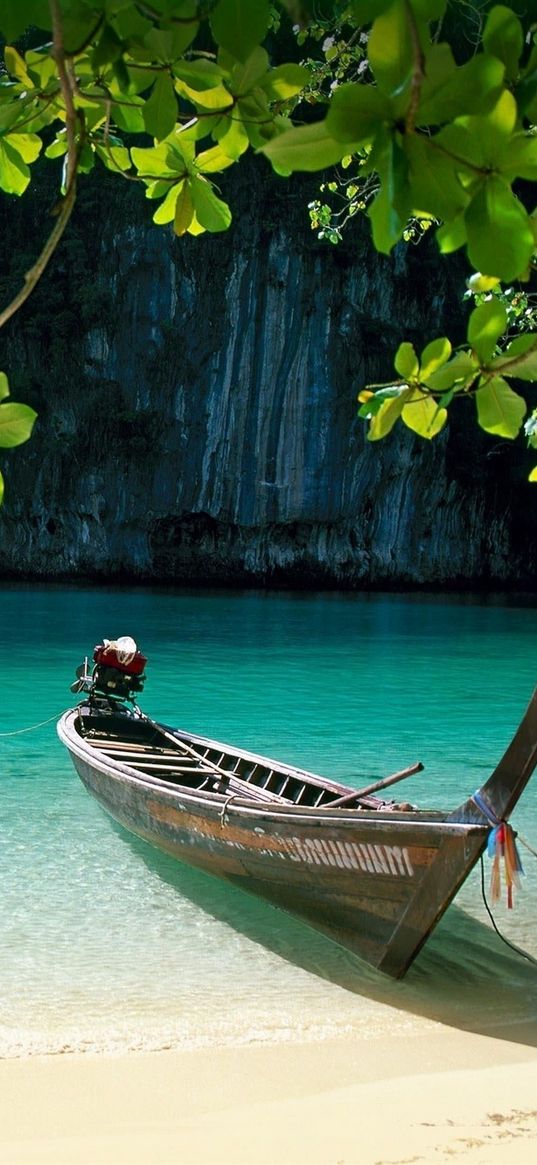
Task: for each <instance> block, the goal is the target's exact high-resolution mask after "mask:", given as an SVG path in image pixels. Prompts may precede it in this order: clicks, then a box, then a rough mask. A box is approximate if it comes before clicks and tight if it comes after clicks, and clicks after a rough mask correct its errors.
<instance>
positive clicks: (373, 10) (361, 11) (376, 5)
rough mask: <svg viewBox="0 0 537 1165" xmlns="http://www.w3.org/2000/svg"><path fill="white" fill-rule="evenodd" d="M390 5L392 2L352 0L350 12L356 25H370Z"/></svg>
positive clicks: (387, 0)
mask: <svg viewBox="0 0 537 1165" xmlns="http://www.w3.org/2000/svg"><path fill="white" fill-rule="evenodd" d="M391 3H392V0H352V4H351V12H352V15H353V17H354V19H355V21H356V23H357V24H370V23H371V21H372V20H374V19H375V17H376V16H380V15H381V13H382V12H384V11H385V10H386V8H389V7H390V4H391Z"/></svg>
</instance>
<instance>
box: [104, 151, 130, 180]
mask: <svg viewBox="0 0 537 1165" xmlns="http://www.w3.org/2000/svg"><path fill="white" fill-rule="evenodd" d="M96 153H97V155H98V156H99V158H100V159H101V162H103V163H104V165H105V166H106V168H107V170H111V171H112V173H113V174H117V173H118V171H121V173H122V174H123V173H124V172H125V171H126V170H130V167H131V160H130V154H129V151H128V149H127V148H126V146H110V145H109V146H108V147H105V146H97V147H96Z"/></svg>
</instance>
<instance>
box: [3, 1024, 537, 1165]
mask: <svg viewBox="0 0 537 1165" xmlns="http://www.w3.org/2000/svg"><path fill="white" fill-rule="evenodd" d="M0 1116H1V1123H0V1163H1V1165H75V1163H76V1165H127V1163H128V1165H172V1163H173V1165H177V1163H179V1162H180V1165H403V1163H406V1162H410V1161H412V1162H416V1163H418V1162H421V1163H424V1162H425V1163H426V1162H432V1161H434V1162H448V1161H451V1162H453V1161H454V1162H455V1163H456V1162H457V1160H458V1159H460V1160H461V1161H462V1160H464V1162H465V1165H466V1163H467V1162H468V1163H472V1165H473V1163H475V1165H531V1163H532V1162H533V1160H534V1154H535V1143H536V1140H537V1022H535V1021H531V1022H525V1021H524V1022H518V1023H512V1024H509V1025H502V1026H500V1025H499V1026H498V1027H497V1028H496V1029H495V1031H494V1033H492V1032H491V1033H489V1034H486V1035H484V1034H477V1033H475V1032H468V1031H461V1030H457V1029H454V1028H448V1027H444V1026H443V1025H442V1024H440V1023H439V1024H436V1025H434V1027H433V1026H432V1025H431V1023H430V1022H429V1023H427V1024H426V1025H424V1027H423V1029H422V1030H421V1031H418V1032H413V1033H411V1034H410V1035H409V1034H408V1033H403V1032H401V1031H399V1032H398V1033H397V1034H395V1035H393V1036H386V1035H385V1034H383V1035H382V1036H380V1037H378V1038H373V1039H364V1038H356V1036H355V1035H354V1036H351V1037H348V1038H344V1037H338V1038H337V1039H333V1038H331V1039H328V1040H325V1041H316V1042H315V1043H298V1042H296V1043H290V1042H289V1043H285V1044H279V1045H276V1044H268V1045H261V1044H250V1045H241V1046H239V1047H235V1048H230V1047H213V1048H210V1049H202V1050H200V1049H197V1050H170V1051H160V1052H131V1053H128V1054H126V1055H116V1056H107V1055H94V1054H91V1053H86V1054H83V1053H76V1054H73V1053H66V1054H63V1055H62V1054H59V1055H56V1056H34V1057H29V1058H26V1059H13V1060H3V1061H0Z"/></svg>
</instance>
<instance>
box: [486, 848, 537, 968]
mask: <svg viewBox="0 0 537 1165" xmlns="http://www.w3.org/2000/svg"><path fill="white" fill-rule="evenodd" d="M480 864H481V894H482V897H483V902H484V904H485V910H486V912H487V914H488V916H489V918H490V921H491V923H492V925H493V927H494V930H495V931H496V934H497V935H498V938H501V940H502V943H505V945H506V947H510V948H511V950H512V951H514V952H515V954H517V955H521V956H522V958H523V959H527V961H528V963H533V965H534V966H535V967H537V959H534V957H533V955H529V954H528V952H527V951H523V950H522V947H517V946H516V945H515V943H512V942H509V939H508V938H506V937H505V935H504V934H502V932H501V930H500V929H499V927H498V926H497V924H496V919H495V918H494V915H493V913H492V910H491V909H490V906H489V904H488V902H487V895H486V891H485V864H484V862H483V855H481V859H480Z"/></svg>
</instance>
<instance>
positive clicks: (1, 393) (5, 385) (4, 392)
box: [0, 372, 9, 400]
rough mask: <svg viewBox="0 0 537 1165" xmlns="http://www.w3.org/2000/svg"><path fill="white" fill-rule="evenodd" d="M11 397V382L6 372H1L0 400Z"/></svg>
mask: <svg viewBox="0 0 537 1165" xmlns="http://www.w3.org/2000/svg"><path fill="white" fill-rule="evenodd" d="M6 396H9V381H8V378H7V376H6V374H5V372H0V400H3V399H4V397H6Z"/></svg>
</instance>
